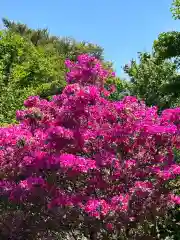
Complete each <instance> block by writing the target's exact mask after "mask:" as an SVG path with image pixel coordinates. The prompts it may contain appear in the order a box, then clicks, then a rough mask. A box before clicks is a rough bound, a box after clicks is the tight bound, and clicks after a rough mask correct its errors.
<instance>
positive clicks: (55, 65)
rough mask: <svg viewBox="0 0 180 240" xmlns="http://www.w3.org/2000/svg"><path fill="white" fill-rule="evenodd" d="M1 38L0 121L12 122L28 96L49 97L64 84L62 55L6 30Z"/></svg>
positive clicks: (0, 34)
mask: <svg viewBox="0 0 180 240" xmlns="http://www.w3.org/2000/svg"><path fill="white" fill-rule="evenodd" d="M0 38H1V41H0V85H1V89H0V93H1V94H0V105H1V107H0V122H1V123H11V121H12V118H13V117H14V114H15V111H16V109H18V108H21V107H22V103H23V100H24V99H25V98H27V96H29V95H32V94H35V95H36V94H38V95H40V96H42V97H49V96H52V95H53V94H55V93H57V92H58V91H60V90H61V89H62V87H63V86H65V80H64V75H65V67H64V57H63V56H61V57H60V56H59V55H57V54H56V52H54V53H53V52H52V50H51V52H49V51H48V49H45V48H42V47H41V46H39V47H35V46H34V45H33V44H31V43H30V42H29V41H27V40H26V39H25V38H23V37H21V36H20V35H17V34H15V33H12V32H9V31H2V32H1V33H0Z"/></svg>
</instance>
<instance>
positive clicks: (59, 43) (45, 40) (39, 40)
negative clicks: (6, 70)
mask: <svg viewBox="0 0 180 240" xmlns="http://www.w3.org/2000/svg"><path fill="white" fill-rule="evenodd" d="M3 23H4V26H5V27H6V28H7V29H8V30H10V31H12V32H14V33H17V34H20V35H21V36H23V37H27V38H28V39H29V40H30V41H31V42H32V43H33V44H34V45H35V46H37V45H41V46H46V45H49V44H50V45H51V46H52V47H53V48H55V49H56V50H57V52H58V53H59V54H60V55H62V54H63V55H64V56H65V57H66V58H69V59H73V60H75V58H76V57H77V56H78V55H79V54H82V53H87V54H89V55H92V56H94V57H96V58H98V59H101V60H102V59H103V49H102V48H101V47H100V46H97V45H95V44H92V43H88V42H84V41H83V42H77V41H75V40H74V39H73V38H67V37H63V38H60V37H57V36H50V34H49V32H48V30H47V29H37V30H34V29H31V28H29V27H28V26H27V25H25V24H22V23H15V22H13V21H10V20H8V19H6V18H3Z"/></svg>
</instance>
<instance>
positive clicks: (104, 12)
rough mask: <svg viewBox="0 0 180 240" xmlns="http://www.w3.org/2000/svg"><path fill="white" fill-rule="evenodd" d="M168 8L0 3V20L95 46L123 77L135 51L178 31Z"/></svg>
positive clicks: (89, 0) (31, 0)
mask: <svg viewBox="0 0 180 240" xmlns="http://www.w3.org/2000/svg"><path fill="white" fill-rule="evenodd" d="M170 5H171V0H86V1H83V0H69V1H68V0H51V1H50V0H1V6H0V18H2V17H7V18H9V19H10V20H14V21H20V22H22V23H25V24H28V25H29V26H30V27H32V28H43V27H47V28H48V29H49V30H50V33H51V34H54V35H59V36H70V37H74V38H75V39H76V40H80V41H81V40H85V41H90V42H92V43H96V44H98V45H100V46H102V47H103V48H104V53H105V59H107V60H108V61H113V62H114V67H115V69H116V71H117V73H118V75H123V70H122V69H121V67H122V66H123V65H124V64H126V63H128V62H129V61H130V60H131V59H132V58H134V59H136V58H137V52H140V51H151V48H152V43H153V41H154V40H155V39H156V38H157V36H158V34H159V33H161V32H163V31H171V30H180V21H174V20H173V19H172V16H171V13H170V11H169V8H170Z"/></svg>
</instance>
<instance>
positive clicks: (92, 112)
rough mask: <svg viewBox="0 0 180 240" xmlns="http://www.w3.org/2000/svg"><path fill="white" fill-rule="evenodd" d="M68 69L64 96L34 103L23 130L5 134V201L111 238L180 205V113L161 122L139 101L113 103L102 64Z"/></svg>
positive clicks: (85, 62)
mask: <svg viewBox="0 0 180 240" xmlns="http://www.w3.org/2000/svg"><path fill="white" fill-rule="evenodd" d="M66 65H67V67H68V68H69V72H68V74H67V82H68V85H67V86H66V87H65V89H64V90H63V92H62V94H61V95H57V96H54V97H53V98H52V100H51V101H47V100H42V99H40V98H39V97H37V96H34V97H29V98H28V99H27V100H26V101H25V106H26V109H25V110H23V111H17V119H18V120H19V121H20V123H19V124H18V125H15V126H10V127H7V128H1V129H0V178H1V182H0V195H1V197H6V198H7V199H8V201H9V202H12V203H13V202H16V204H19V206H23V209H26V207H27V209H28V210H29V204H31V205H32V206H33V204H34V206H35V205H36V204H37V201H38V204H40V205H41V206H42V207H43V209H44V208H46V207H47V209H48V210H47V211H48V212H53V213H54V214H56V213H57V215H58V216H59V217H60V219H61V220H62V219H66V224H67V223H68V224H70V226H71V227H72V226H74V228H77V229H78V227H80V226H81V225H82V224H83V226H84V228H85V227H86V226H87V228H89V226H90V225H91V226H93V224H94V228H95V229H97V227H98V226H99V228H103V227H104V229H106V230H107V231H112V230H113V231H115V229H121V228H122V229H123V228H124V227H126V226H129V224H131V223H132V222H133V223H136V224H138V223H142V222H143V221H145V220H147V219H151V217H152V212H153V213H154V215H155V216H156V215H158V214H161V213H162V212H163V211H166V210H167V209H168V207H169V206H172V205H173V204H174V203H179V202H180V197H178V196H176V195H172V194H171V193H170V192H169V190H168V189H167V187H166V183H167V181H168V180H169V179H174V178H175V177H176V176H177V175H179V174H180V166H179V165H177V164H176V163H175V162H174V154H173V149H174V148H175V147H176V148H178V147H180V139H179V131H180V122H179V120H180V108H175V109H169V110H165V111H164V112H163V113H162V114H161V115H160V116H159V115H158V111H157V108H156V107H147V106H146V105H145V104H144V103H143V102H139V101H138V100H137V99H136V98H135V97H130V96H128V97H125V98H124V99H123V100H122V101H115V102H113V101H109V100H108V99H105V98H103V97H102V94H101V93H102V92H101V90H102V83H103V82H104V81H105V80H106V78H108V77H109V74H110V73H109V72H108V71H107V70H105V69H103V67H102V65H101V64H100V62H99V61H98V60H96V59H95V58H93V57H89V56H86V55H81V56H79V57H78V61H77V62H75V63H73V62H70V61H66ZM99 83H101V84H99ZM3 199H4V198H3ZM37 199H38V200H37ZM39 209H41V208H39ZM54 210H55V211H54ZM39 211H41V210H39ZM73 216H75V217H76V220H74V217H73ZM55 219H57V218H55ZM77 219H78V220H77ZM95 220H96V221H95ZM97 221H98V222H101V224H98V223H97ZM61 224H62V222H61ZM97 231H98V230H97Z"/></svg>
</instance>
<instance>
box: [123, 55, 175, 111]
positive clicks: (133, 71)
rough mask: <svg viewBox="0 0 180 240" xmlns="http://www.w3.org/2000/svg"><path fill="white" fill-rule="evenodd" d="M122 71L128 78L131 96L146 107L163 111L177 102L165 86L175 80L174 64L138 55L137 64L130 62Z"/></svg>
mask: <svg viewBox="0 0 180 240" xmlns="http://www.w3.org/2000/svg"><path fill="white" fill-rule="evenodd" d="M124 70H125V72H126V73H127V74H128V75H129V77H130V92H131V95H135V96H137V97H138V98H139V99H142V100H144V101H145V102H146V104H147V105H149V106H154V105H156V106H158V107H159V108H160V109H164V108H169V107H171V106H172V105H173V104H175V102H176V101H177V97H176V95H175V94H174V93H172V92H171V91H169V92H168V91H167V86H169V84H172V83H174V82H175V80H176V79H177V76H178V73H177V71H176V64H174V63H172V62H170V61H166V60H159V59H157V58H156V57H154V56H152V55H151V54H148V53H140V54H139V63H137V62H136V61H133V60H132V61H131V64H130V65H126V66H125V67H124Z"/></svg>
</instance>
